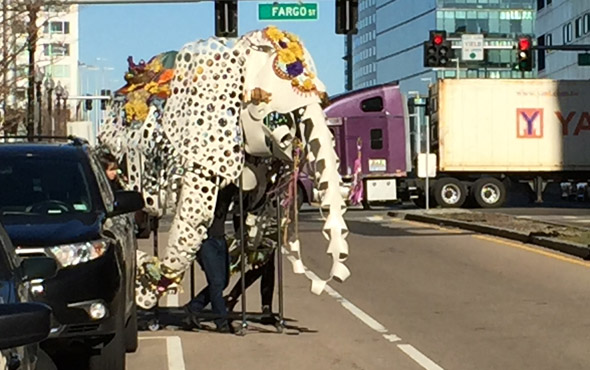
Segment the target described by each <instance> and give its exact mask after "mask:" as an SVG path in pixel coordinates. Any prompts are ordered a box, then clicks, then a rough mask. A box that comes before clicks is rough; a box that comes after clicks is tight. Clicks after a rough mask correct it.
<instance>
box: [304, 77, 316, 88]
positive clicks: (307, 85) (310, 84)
mask: <svg viewBox="0 0 590 370" xmlns="http://www.w3.org/2000/svg"><path fill="white" fill-rule="evenodd" d="M303 88H304V89H305V90H313V89H314V88H315V86H314V84H313V81H312V80H310V79H309V78H308V79H306V80H305V81H303Z"/></svg>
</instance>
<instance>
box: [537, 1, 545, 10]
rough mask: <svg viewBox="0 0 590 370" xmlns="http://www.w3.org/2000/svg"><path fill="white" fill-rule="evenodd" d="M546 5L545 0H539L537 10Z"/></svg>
mask: <svg viewBox="0 0 590 370" xmlns="http://www.w3.org/2000/svg"><path fill="white" fill-rule="evenodd" d="M544 7H545V0H537V10H541V9H543V8H544Z"/></svg>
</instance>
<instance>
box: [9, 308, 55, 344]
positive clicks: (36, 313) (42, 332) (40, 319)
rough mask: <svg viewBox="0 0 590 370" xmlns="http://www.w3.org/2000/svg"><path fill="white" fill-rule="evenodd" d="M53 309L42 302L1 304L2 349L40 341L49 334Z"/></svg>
mask: <svg viewBox="0 0 590 370" xmlns="http://www.w3.org/2000/svg"><path fill="white" fill-rule="evenodd" d="M50 316H51V309H50V308H49V307H48V306H46V305H44V304H40V303H16V304H1V305H0V333H2V335H0V349H6V348H13V347H19V346H23V345H26V344H33V343H36V342H40V341H42V340H44V339H46V338H47V336H48V335H49V324H50Z"/></svg>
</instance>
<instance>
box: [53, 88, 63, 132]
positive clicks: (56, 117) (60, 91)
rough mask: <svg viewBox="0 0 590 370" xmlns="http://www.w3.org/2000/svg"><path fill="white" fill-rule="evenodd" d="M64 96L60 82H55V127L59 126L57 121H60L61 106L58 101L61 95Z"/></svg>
mask: <svg viewBox="0 0 590 370" xmlns="http://www.w3.org/2000/svg"><path fill="white" fill-rule="evenodd" d="M63 94H64V88H63V86H62V85H61V82H59V81H58V82H57V87H56V88H55V96H56V97H57V99H56V101H57V104H56V108H57V114H56V116H55V120H56V124H55V126H59V121H60V117H61V104H60V100H61V97H62V95H63ZM54 134H55V128H54Z"/></svg>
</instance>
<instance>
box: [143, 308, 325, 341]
mask: <svg viewBox="0 0 590 370" xmlns="http://www.w3.org/2000/svg"><path fill="white" fill-rule="evenodd" d="M195 316H196V317H197V318H198V321H199V326H198V327H194V326H192V327H190V328H189V327H187V325H186V323H185V319H186V317H187V316H186V313H185V311H184V309H183V308H181V307H158V308H154V309H152V310H149V311H144V310H141V311H138V330H140V331H152V332H153V331H159V330H183V331H190V332H199V331H205V332H216V330H215V326H214V324H213V320H214V319H215V318H216V317H217V316H216V315H215V314H213V313H212V312H211V311H210V310H204V311H202V312H201V313H199V315H195ZM245 317H246V322H247V323H248V328H247V329H246V331H255V332H259V333H267V334H271V333H282V332H284V331H285V330H286V331H287V332H286V334H291V335H295V334H297V335H298V334H302V333H312V334H313V333H317V332H318V331H317V330H315V329H310V328H307V327H303V326H298V325H295V324H294V323H296V322H297V320H295V319H292V318H283V324H282V325H281V323H280V321H279V317H278V314H276V313H272V314H262V313H260V312H246V313H245ZM228 319H229V321H230V322H231V323H232V326H233V328H234V330H235V331H236V333H237V334H239V333H238V332H239V331H240V326H241V322H242V313H241V312H240V311H238V312H230V313H229V314H228Z"/></svg>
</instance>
